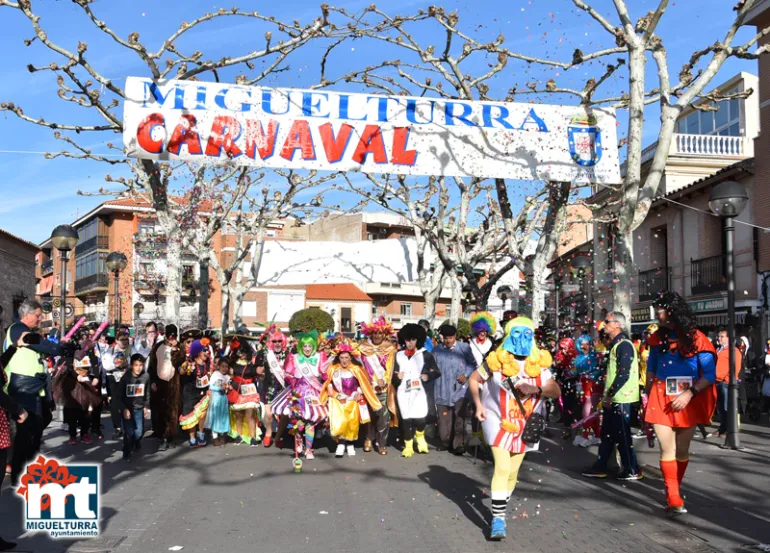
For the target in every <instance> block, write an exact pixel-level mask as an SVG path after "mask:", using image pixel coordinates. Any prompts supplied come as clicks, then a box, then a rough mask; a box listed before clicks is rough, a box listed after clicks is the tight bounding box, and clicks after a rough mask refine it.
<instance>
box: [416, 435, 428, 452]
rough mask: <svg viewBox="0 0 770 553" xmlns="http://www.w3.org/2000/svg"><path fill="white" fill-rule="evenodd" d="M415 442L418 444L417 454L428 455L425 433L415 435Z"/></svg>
mask: <svg viewBox="0 0 770 553" xmlns="http://www.w3.org/2000/svg"><path fill="white" fill-rule="evenodd" d="M414 441H416V442H417V453H428V442H426V441H425V431H424V430H423V431H422V432H420V431H419V430H418V431H416V432H415V433H414Z"/></svg>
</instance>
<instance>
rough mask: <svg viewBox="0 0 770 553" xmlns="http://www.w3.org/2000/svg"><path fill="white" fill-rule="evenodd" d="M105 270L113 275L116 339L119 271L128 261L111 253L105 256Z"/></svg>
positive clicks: (121, 254)
mask: <svg viewBox="0 0 770 553" xmlns="http://www.w3.org/2000/svg"><path fill="white" fill-rule="evenodd" d="M105 264H106V265H107V270H108V271H110V272H111V273H112V274H113V275H115V338H117V337H118V328H119V327H120V309H121V305H120V290H119V289H120V271H122V270H123V269H125V268H126V265H128V259H126V256H125V254H123V253H121V252H112V253H111V254H110V255H108V256H107V261H106V262H105Z"/></svg>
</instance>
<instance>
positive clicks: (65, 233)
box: [51, 225, 79, 339]
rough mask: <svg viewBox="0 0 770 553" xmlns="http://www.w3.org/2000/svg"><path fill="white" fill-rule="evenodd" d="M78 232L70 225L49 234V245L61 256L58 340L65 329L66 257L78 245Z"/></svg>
mask: <svg viewBox="0 0 770 553" xmlns="http://www.w3.org/2000/svg"><path fill="white" fill-rule="evenodd" d="M78 239H79V237H78V231H76V230H75V228H74V227H73V226H71V225H59V226H58V227H56V228H55V229H53V232H52V233H51V244H53V247H54V248H56V249H57V250H59V253H60V254H61V306H60V307H59V309H60V311H59V318H60V319H61V331H60V334H59V339H62V338H64V335H65V334H66V333H67V332H66V327H67V255H68V254H69V252H70V251H72V250H74V249H75V246H77V245H78Z"/></svg>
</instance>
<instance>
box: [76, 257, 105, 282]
mask: <svg viewBox="0 0 770 553" xmlns="http://www.w3.org/2000/svg"><path fill="white" fill-rule="evenodd" d="M106 259H107V254H106V253H105V252H93V253H89V254H88V255H84V256H81V257H78V258H77V262H76V265H75V279H76V280H77V279H81V278H86V277H90V276H93V275H96V274H102V273H106V272H107V266H106V265H105V261H106Z"/></svg>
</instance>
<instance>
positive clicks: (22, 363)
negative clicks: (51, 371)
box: [3, 323, 45, 397]
mask: <svg viewBox="0 0 770 553" xmlns="http://www.w3.org/2000/svg"><path fill="white" fill-rule="evenodd" d="M17 324H19V323H14V324H12V325H11V326H10V327H8V332H7V333H6V334H5V342H4V343H3V351H5V350H7V349H8V348H9V347H10V346H12V345H14V344H13V343H12V342H11V329H12V328H13V327H14V326H15V325H17ZM42 372H45V365H44V364H43V361H42V359H41V356H40V354H39V353H38V352H36V351H33V350H31V349H29V348H17V349H16V353H15V354H14V355H13V357H11V360H10V362H9V363H8V365H6V367H5V376H6V378H5V382H6V383H5V391H6V392H8V386H9V385H10V383H11V373H15V374H21V375H24V376H35V375H36V374H38V373H42ZM40 396H41V397H42V396H45V388H44V389H42V390H40Z"/></svg>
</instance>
